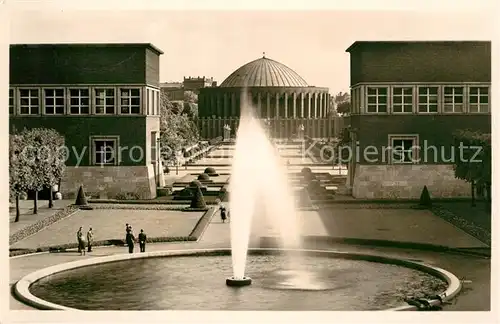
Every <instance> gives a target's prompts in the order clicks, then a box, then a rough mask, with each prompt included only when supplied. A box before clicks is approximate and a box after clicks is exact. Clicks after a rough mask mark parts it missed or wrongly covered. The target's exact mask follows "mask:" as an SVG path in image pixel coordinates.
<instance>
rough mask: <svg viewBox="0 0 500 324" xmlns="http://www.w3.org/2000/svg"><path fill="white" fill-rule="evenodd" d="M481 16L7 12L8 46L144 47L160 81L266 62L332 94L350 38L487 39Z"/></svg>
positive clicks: (339, 83)
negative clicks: (156, 63)
mask: <svg viewBox="0 0 500 324" xmlns="http://www.w3.org/2000/svg"><path fill="white" fill-rule="evenodd" d="M489 17H490V16H487V12H483V13H482V14H481V13H471V12H468V13H446V12H434V13H429V12H423V13H415V12H387V11H386V12H384V11H371V12H370V11H308V12H304V11H302V12H300V11H288V12H286V11H267V12H264V11H260V12H259V11H226V12H222V11H169V10H150V11H137V10H128V11H116V10H114V11H109V10H106V11H104V10H100V11H82V10H74V9H73V10H58V11H55V10H50V11H49V10H45V11H43V10H42V11H40V10H36V11H25V10H22V11H21V10H16V11H12V12H11V26H10V27H11V28H10V42H11V43H59V42H61V43H67V42H78V43H79V42H97V43H101V42H148V43H152V44H154V45H155V46H157V47H159V48H160V49H161V50H163V51H164V52H165V54H164V55H162V57H161V59H160V80H161V81H162V82H165V81H181V80H182V78H183V77H184V76H208V77H214V78H215V80H217V81H218V83H219V84H220V83H221V82H222V81H223V80H224V79H225V78H226V77H227V76H228V75H229V74H230V73H231V72H232V71H234V70H235V69H237V68H238V67H240V66H241V65H243V64H245V63H247V62H249V61H252V60H254V59H257V58H259V57H261V56H262V52H266V57H269V58H272V59H274V60H276V61H278V62H281V63H283V64H285V65H287V66H288V67H290V68H292V69H293V70H295V71H296V72H297V73H299V74H300V75H301V76H302V77H303V78H304V79H305V80H306V81H307V82H308V83H309V84H310V85H315V86H322V87H329V88H330V92H331V93H335V92H338V91H346V90H348V89H349V54H348V53H346V52H345V49H346V48H347V47H349V45H351V44H352V43H353V42H354V41H356V40H408V39H413V40H491V39H492V38H493V36H492V29H491V28H492V20H491V19H490V18H489Z"/></svg>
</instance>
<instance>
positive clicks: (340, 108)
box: [333, 91, 351, 115]
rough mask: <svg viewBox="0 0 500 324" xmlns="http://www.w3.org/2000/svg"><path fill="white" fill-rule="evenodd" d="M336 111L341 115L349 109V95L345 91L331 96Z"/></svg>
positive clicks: (347, 112)
mask: <svg viewBox="0 0 500 324" xmlns="http://www.w3.org/2000/svg"><path fill="white" fill-rule="evenodd" d="M333 101H334V103H335V106H336V110H337V113H339V114H341V115H345V114H349V112H350V111H351V96H350V95H349V93H347V92H342V91H341V92H339V93H337V94H336V95H335V96H334V97H333Z"/></svg>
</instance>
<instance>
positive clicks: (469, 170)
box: [453, 130, 491, 207]
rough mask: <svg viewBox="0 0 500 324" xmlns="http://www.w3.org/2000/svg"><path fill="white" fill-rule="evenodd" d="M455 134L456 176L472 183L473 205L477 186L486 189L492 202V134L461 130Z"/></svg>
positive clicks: (489, 202)
mask: <svg viewBox="0 0 500 324" xmlns="http://www.w3.org/2000/svg"><path fill="white" fill-rule="evenodd" d="M453 136H454V141H455V145H454V149H455V152H454V160H455V163H454V166H453V169H454V171H455V177H456V178H458V179H462V180H465V181H467V182H468V183H470V184H471V192H472V205H473V206H474V205H475V199H474V191H475V189H476V188H479V189H481V191H485V192H486V195H487V206H488V207H489V206H490V204H491V134H490V133H480V132H477V131H471V130H459V131H457V132H455V133H454V134H453Z"/></svg>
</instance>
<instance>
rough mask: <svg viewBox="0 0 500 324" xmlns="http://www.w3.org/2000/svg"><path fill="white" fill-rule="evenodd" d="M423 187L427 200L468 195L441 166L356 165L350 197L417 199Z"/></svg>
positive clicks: (465, 187) (449, 169) (467, 189)
mask: <svg viewBox="0 0 500 324" xmlns="http://www.w3.org/2000/svg"><path fill="white" fill-rule="evenodd" d="M424 186H427V188H428V189H429V193H430V194H431V197H440V198H451V197H468V196H470V185H469V184H468V183H466V182H465V181H462V180H459V179H456V178H455V175H454V171H453V167H452V166H451V165H443V164H438V165H436V164H434V165H432V164H420V165H415V164H412V165H361V164H358V165H356V170H355V174H354V183H353V187H352V195H353V196H354V197H355V198H361V199H418V198H420V194H421V193H422V189H423V187H424Z"/></svg>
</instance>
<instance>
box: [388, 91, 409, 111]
mask: <svg viewBox="0 0 500 324" xmlns="http://www.w3.org/2000/svg"><path fill="white" fill-rule="evenodd" d="M412 111H413V89H412V88H409V87H408V88H393V89H392V112H394V113H411V112H412Z"/></svg>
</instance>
